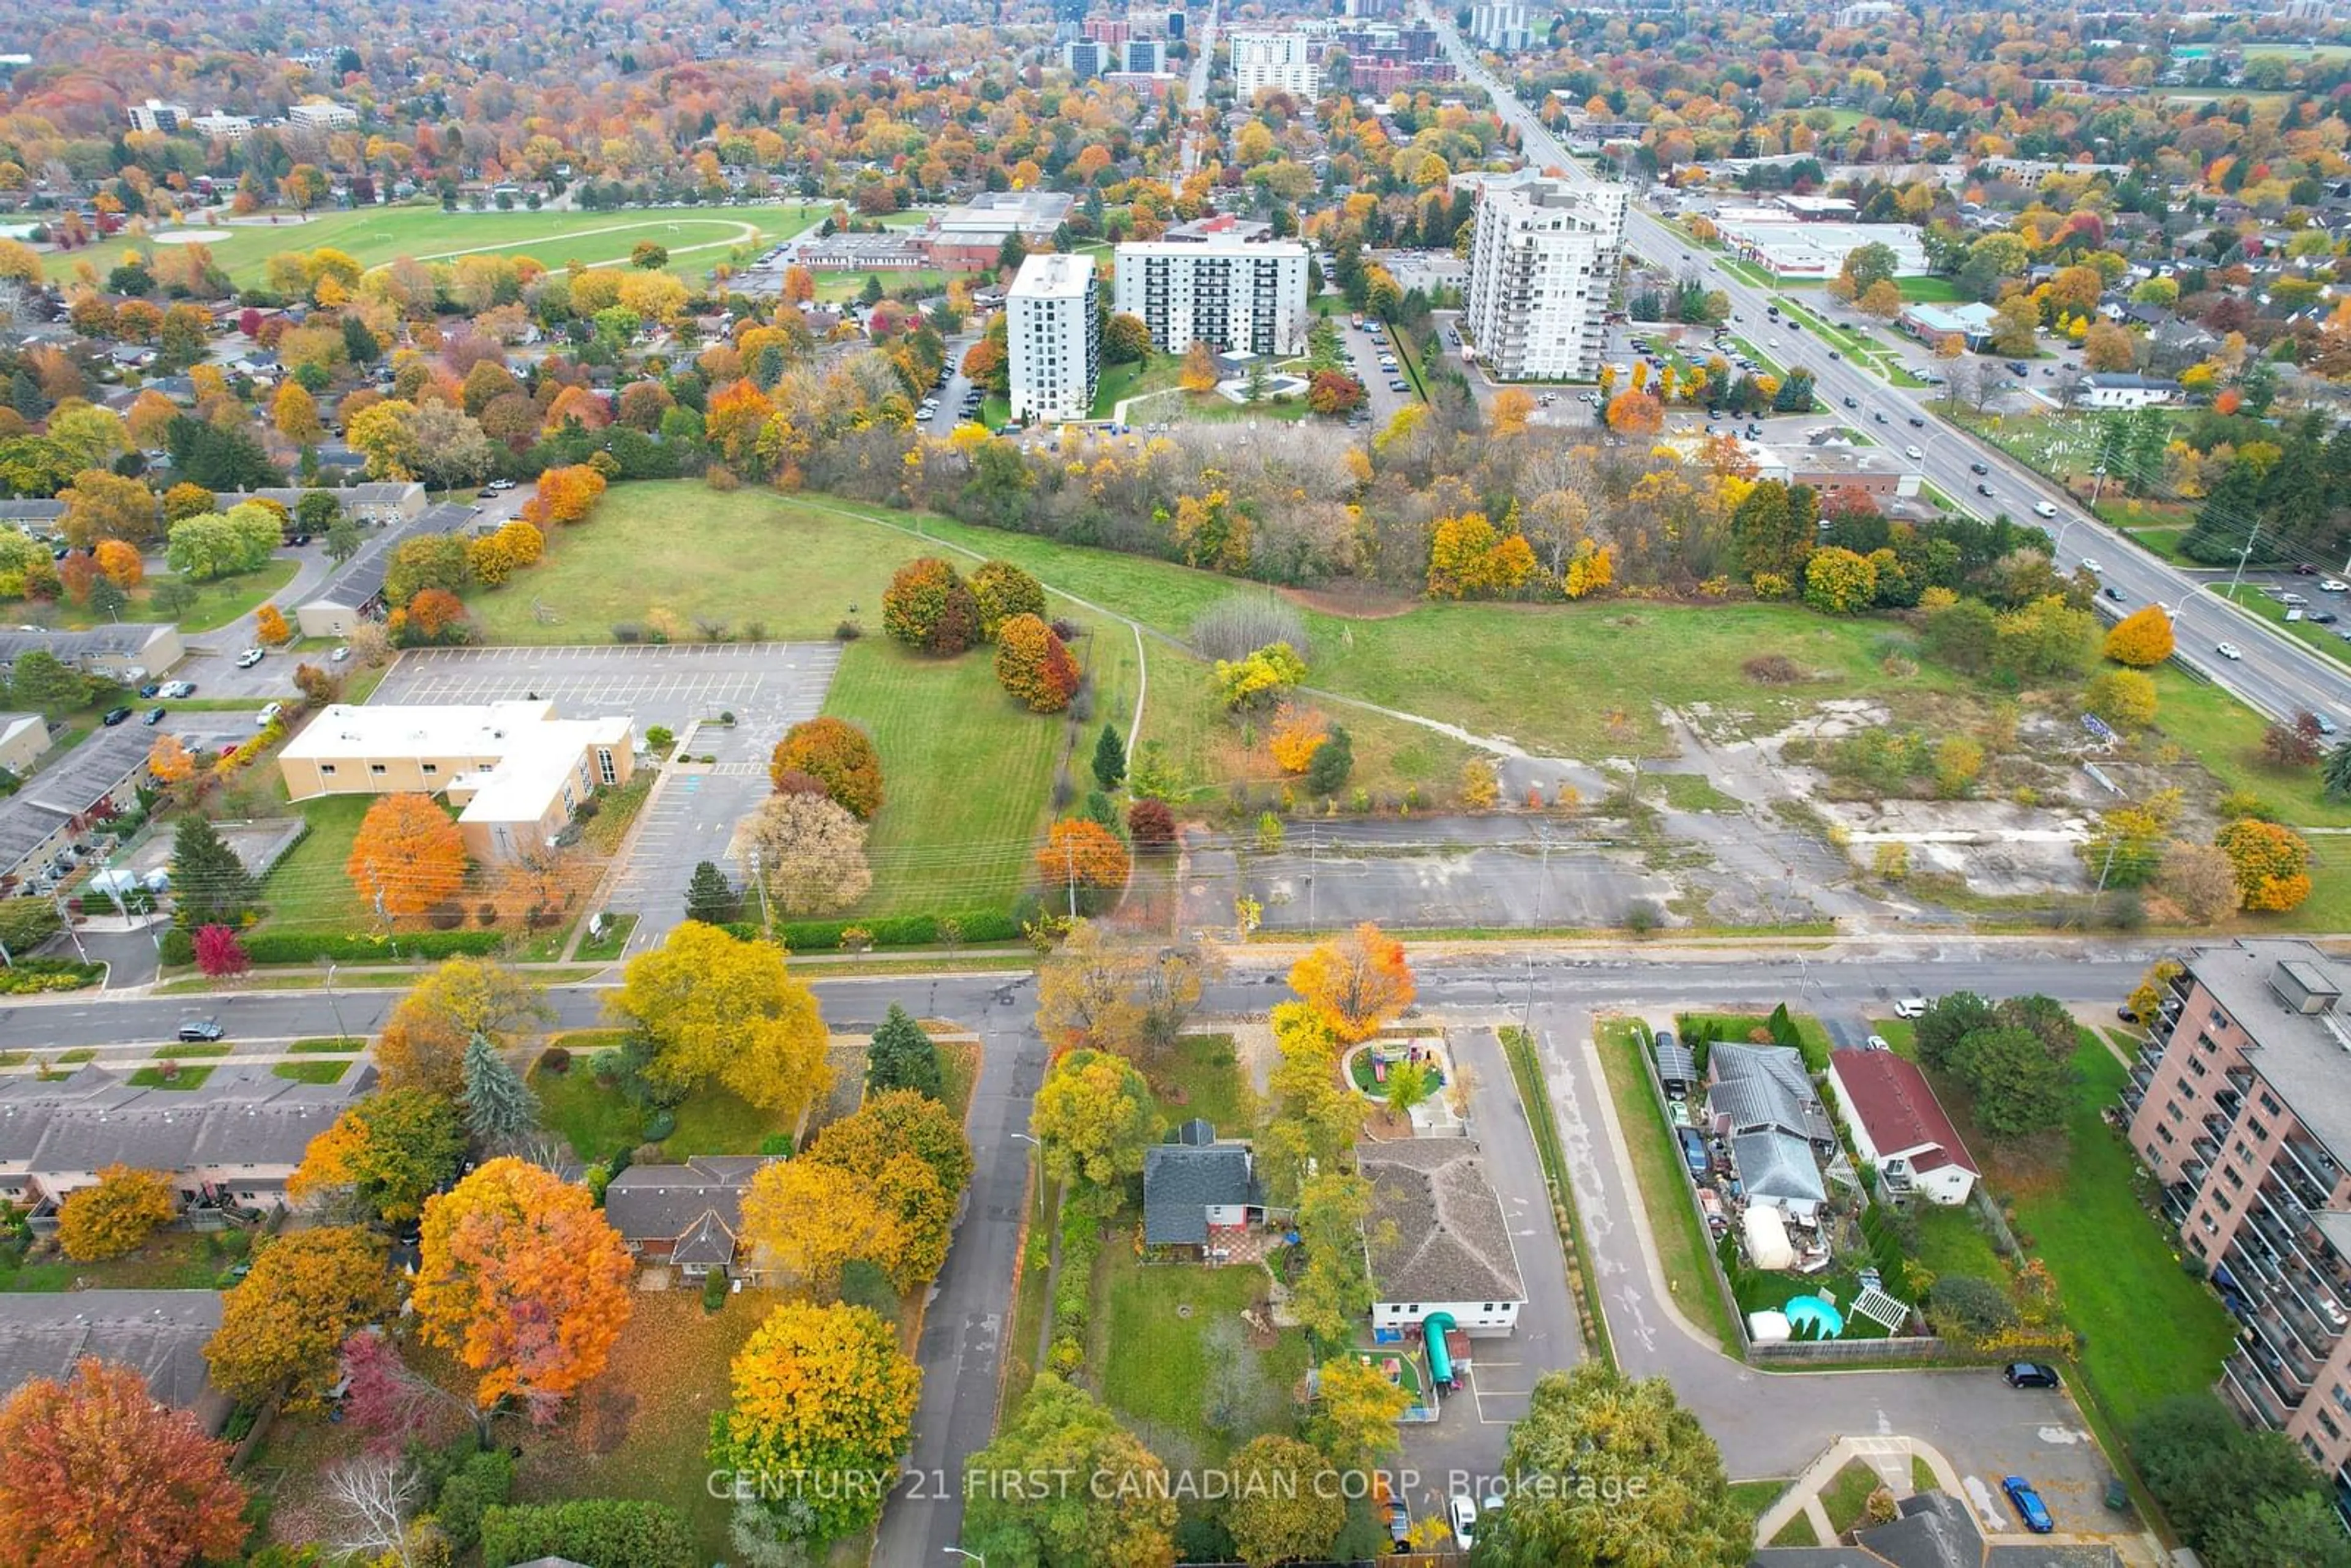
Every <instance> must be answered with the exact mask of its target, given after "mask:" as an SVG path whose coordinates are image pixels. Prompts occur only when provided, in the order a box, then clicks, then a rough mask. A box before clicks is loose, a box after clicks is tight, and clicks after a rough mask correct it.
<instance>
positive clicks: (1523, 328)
mask: <svg viewBox="0 0 2351 1568" xmlns="http://www.w3.org/2000/svg"><path fill="white" fill-rule="evenodd" d="M1624 239H1625V187H1624V186H1622V185H1611V184H1569V183H1564V182H1562V181H1557V180H1545V179H1534V178H1527V177H1516V178H1511V179H1503V180H1489V181H1488V182H1486V183H1485V185H1484V188H1483V189H1482V190H1481V191H1480V192H1479V197H1478V226H1477V229H1476V232H1475V235H1474V236H1473V238H1472V240H1471V243H1470V247H1469V287H1468V310H1467V311H1466V312H1465V314H1464V316H1463V325H1464V326H1465V327H1466V328H1467V329H1468V335H1469V338H1470V340H1471V341H1472V342H1473V343H1474V344H1476V346H1477V350H1478V356H1479V359H1480V360H1482V361H1484V362H1485V363H1486V365H1487V366H1488V368H1489V369H1490V370H1491V371H1492V372H1493V373H1494V374H1495V375H1496V376H1498V377H1499V378H1500V379H1501V380H1503V381H1593V380H1596V379H1597V378H1598V377H1599V374H1600V365H1601V361H1602V360H1603V358H1604V356H1605V353H1606V347H1607V336H1606V331H1605V327H1606V319H1607V313H1608V296H1609V290H1610V289H1611V288H1612V287H1614V283H1615V280H1616V259H1617V255H1618V252H1619V250H1620V248H1621V247H1622V246H1623V244H1624Z"/></svg>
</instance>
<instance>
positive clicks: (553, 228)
mask: <svg viewBox="0 0 2351 1568" xmlns="http://www.w3.org/2000/svg"><path fill="white" fill-rule="evenodd" d="M832 210H833V208H832V204H831V203H829V202H790V203H779V204H772V205H765V206H744V207H713V208H708V209H700V208H694V207H664V208H660V209H658V210H643V209H640V210H635V211H622V212H606V213H585V212H581V213H549V212H539V213H530V212H513V213H496V212H491V213H464V212H459V213H451V212H444V211H443V210H442V209H441V208H440V207H439V206H438V205H437V204H413V205H409V206H399V207H367V208H362V209H360V210H357V211H352V212H330V213H320V214H314V215H312V216H311V217H309V218H308V220H307V221H305V220H303V219H300V218H298V217H297V216H296V215H295V214H278V217H279V219H280V220H281V221H277V222H271V221H268V220H266V219H263V220H255V219H238V220H235V222H233V223H231V224H229V225H226V232H227V234H228V235H229V237H228V238H226V239H223V240H214V241H211V242H209V244H210V248H211V250H212V253H213V259H214V260H215V261H217V262H219V263H220V264H221V266H223V267H226V268H227V269H228V273H229V276H230V277H232V278H233V279H235V281H236V282H237V283H238V284H239V285H240V286H246V285H253V284H258V283H259V282H261V280H262V268H263V267H264V266H265V265H266V263H267V262H268V260H269V258H270V257H271V256H276V255H277V254H279V253H280V252H282V251H289V250H317V249H319V247H320V246H333V247H334V248H335V249H337V250H340V251H342V252H344V253H346V254H348V255H350V256H353V257H355V258H356V259H357V260H358V261H359V262H360V265H361V266H364V267H378V266H381V265H382V264H383V263H385V262H388V261H393V260H396V259H398V258H399V257H401V256H412V257H413V258H415V259H416V260H418V261H439V260H454V259H455V258H456V257H457V256H465V255H478V254H486V253H494V252H495V253H500V254H506V255H514V256H534V257H536V258H537V259H538V260H539V261H541V262H544V263H546V264H547V265H548V266H549V267H563V266H565V265H566V264H568V263H569V262H572V261H580V262H584V263H587V264H589V265H590V266H594V265H597V264H599V263H604V262H625V261H626V260H627V259H628V256H629V251H630V248H631V247H632V246H635V245H636V244H637V243H638V242H640V241H642V240H648V239H649V240H653V241H654V242H655V243H656V244H659V245H662V246H666V247H668V249H669V252H670V270H671V271H673V272H675V273H677V274H678V275H679V276H680V277H701V276H702V275H703V274H705V273H706V272H708V271H709V269H710V267H711V266H712V264H713V263H715V262H718V261H722V260H724V259H726V253H727V252H728V251H729V250H731V249H733V248H734V247H735V246H738V245H768V244H773V243H774V242H775V241H777V240H779V239H788V238H789V237H791V236H792V235H797V234H800V233H803V232H805V231H806V230H808V229H810V228H811V227H813V226H814V225H818V224H820V223H822V222H823V221H824V219H825V217H826V215H827V214H830V213H831V211H832ZM894 215H895V216H896V217H898V218H900V219H902V220H905V221H920V218H921V214H911V213H907V214H894ZM166 232H167V233H168V232H169V231H166ZM155 248H156V241H155V240H154V239H152V238H146V239H125V240H121V241H119V242H117V243H115V244H113V245H112V246H110V248H109V249H108V250H106V251H105V252H103V253H101V256H100V258H99V267H100V268H101V269H103V268H105V267H111V266H113V265H114V264H115V263H117V262H118V261H120V260H121V259H122V256H123V255H124V253H126V252H131V251H141V252H152V250H153V249H155ZM861 281H862V279H861Z"/></svg>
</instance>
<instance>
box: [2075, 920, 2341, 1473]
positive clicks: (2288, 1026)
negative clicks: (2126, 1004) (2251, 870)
mask: <svg viewBox="0 0 2351 1568" xmlns="http://www.w3.org/2000/svg"><path fill="white" fill-rule="evenodd" d="M2343 990H2344V975H2343V973H2342V972H2341V971H2340V970H2338V969H2337V968H2336V967H2335V963H2334V961H2332V960H2330V959H2329V958H2328V957H2327V956H2325V954H2323V953H2321V952H2320V951H2319V950H2318V949H2317V948H2316V947H2315V946H2312V945H2311V944H2310V943H2308V942H2304V941H2299V940H2253V939H2247V940H2243V941H2240V942H2236V943H2233V944H2231V945H2228V946H2212V947H2203V948H2199V949H2197V950H2196V951H2195V952H2193V953H2190V954H2189V955H2187V956H2185V958H2184V959H2183V969H2182V972H2181V973H2180V975H2179V977H2177V978H2175V979H2174V980H2172V982H2171V983H2170V985H2169V986H2168V988H2166V989H2165V993H2164V996H2163V998H2162V1001H2161V1003H2160V1005H2159V1007H2158V1010H2157V1013H2156V1016H2155V1017H2153V1018H2151V1019H2146V1020H2145V1022H2146V1025H2147V1034H2146V1038H2145V1040H2144V1041H2143V1042H2142V1044H2141V1046H2140V1048H2139V1052H2138V1056H2137V1061H2134V1062H2133V1064H2132V1067H2131V1071H2130V1077H2129V1079H2128V1080H2127V1082H2126V1083H2125V1084H2124V1086H2123V1098H2122V1105H2123V1110H2124V1112H2125V1113H2126V1115H2127V1116H2128V1118H2129V1122H2128V1127H2129V1138H2130V1144H2131V1147H2132V1148H2133V1150H2134V1151H2136V1152H2137V1155H2138V1156H2139V1157H2140V1158H2141V1159H2143V1160H2144V1161H2146V1163H2147V1167H2148V1168H2149V1169H2150V1170H2152V1171H2153V1172H2154V1173H2155V1175H2156V1177H2157V1178H2158V1180H2159V1181H2161V1182H2162V1184H2163V1212H2164V1216H2165V1218H2167V1219H2168V1220H2169V1221H2170V1222H2171V1223H2172V1224H2174V1225H2177V1226H2178V1227H2179V1239H2180V1241H2181V1243H2182V1244H2183V1245H2184V1246H2185V1247H2186V1248H2187V1249H2188V1251H2189V1252H2190V1253H2192V1254H2194V1256H2195V1257H2196V1259H2197V1260H2199V1262H2200V1263H2202V1264H2203V1265H2204V1266H2205V1268H2207V1269H2208V1270H2210V1275H2209V1277H2210V1281H2211V1282H2212V1285H2213V1287H2214V1288H2215V1289H2216V1290H2218V1291H2220V1300H2221V1302H2222V1304H2223V1305H2225V1306H2227V1307H2228V1309H2229V1311H2230V1312H2231V1314H2233V1315H2234V1316H2235V1318H2236V1319H2237V1322H2238V1325H2239V1333H2238V1335H2237V1348H2236V1351H2235V1353H2234V1354H2231V1356H2230V1357H2229V1358H2228V1360H2227V1361H2226V1362H2225V1363H2223V1364H2222V1370H2221V1376H2220V1396H2221V1398H2222V1399H2223V1401H2224V1402H2226V1403H2227V1404H2228V1405H2229V1406H2231V1408H2233V1409H2235V1410H2236V1411H2237V1413H2238V1414H2239V1415H2240V1416H2242V1417H2243V1418H2244V1419H2245V1420H2247V1421H2249V1422H2251V1423H2253V1424H2255V1425H2258V1426H2261V1427H2268V1428H2269V1429H2271V1430H2273V1431H2280V1432H2283V1433H2284V1434H2285V1435H2286V1436H2287V1437H2291V1438H2292V1439H2294V1442H2295V1443H2296V1444H2298V1445H2299V1446H2300V1447H2301V1448H2302V1450H2303V1452H2304V1454H2306V1455H2307V1456H2308V1457H2309V1458H2310V1460H2311V1462H2312V1463H2313V1464H2314V1465H2316V1466H2317V1467H2318V1469H2319V1470H2320V1471H2321V1473H2323V1474H2324V1475H2325V1476H2326V1477H2327V1479H2328V1480H2329V1481H2330V1482H2332V1483H2333V1485H2332V1489H2331V1490H2333V1491H2334V1493H2335V1497H2336V1498H2337V1500H2338V1502H2337V1507H2338V1509H2339V1508H2341V1507H2342V1503H2341V1501H2340V1500H2341V1499H2343V1498H2345V1497H2346V1496H2351V1463H2346V1461H2351V1334H2346V1332H2345V1331H2346V1328H2351V1177H2346V1174H2345V1167H2346V1163H2351V1018H2346V1016H2345V1014H2344V1011H2343Z"/></svg>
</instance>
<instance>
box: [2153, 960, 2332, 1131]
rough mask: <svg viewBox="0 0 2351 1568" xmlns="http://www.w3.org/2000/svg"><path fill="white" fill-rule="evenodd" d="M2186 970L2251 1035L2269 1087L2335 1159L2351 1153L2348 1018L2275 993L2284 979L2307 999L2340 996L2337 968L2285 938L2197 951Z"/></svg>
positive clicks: (2255, 1059)
mask: <svg viewBox="0 0 2351 1568" xmlns="http://www.w3.org/2000/svg"><path fill="white" fill-rule="evenodd" d="M2189 968H2190V970H2192V971H2193V973H2194V974H2195V976H2196V978H2197V979H2198V980H2199V981H2200V982H2202V984H2203V986H2204V988H2205V989H2207V990H2209V991H2210V992H2211V993H2212V995H2213V997H2214V998H2215V999H2217V1000H2218V1001H2219V1002H2220V1005H2221V1006H2222V1007H2224V1008H2226V1009H2228V1010H2229V1015H2230V1016H2231V1018H2233V1019H2236V1020H2237V1022H2238V1023H2239V1024H2240V1025H2241V1027H2242V1028H2243V1029H2244V1030H2245V1032H2246V1033H2247V1034H2248V1035H2250V1036H2252V1040H2253V1042H2254V1049H2253V1051H2252V1053H2251V1054H2252V1058H2253V1060H2254V1061H2255V1063H2256V1064H2257V1065H2258V1066H2259V1067H2260V1069H2261V1073H2262V1078H2263V1079H2265V1080H2266V1081H2267V1082H2268V1083H2269V1086H2270V1088H2271V1089H2272V1090H2273V1092H2276V1093H2277V1095H2278V1096H2279V1097H2280V1098H2281V1099H2283V1101H2284V1102H2285V1103H2286V1104H2287V1105H2288V1106H2289V1107H2290V1108H2291V1109H2292V1110H2293V1112H2294V1115H2295V1116H2296V1117H2297V1118H2299V1119H2300V1121H2301V1122H2302V1124H2303V1125H2304V1126H2305V1127H2307V1128H2309V1129H2310V1132H2311V1134H2312V1135H2313V1136H2314V1137H2316V1138H2317V1139H2318V1140H2319V1141H2320V1142H2321V1143H2322V1144H2324V1145H2325V1146H2326V1148H2327V1150H2328V1151H2329V1152H2330V1153H2332V1154H2334V1155H2335V1157H2336V1158H2338V1159H2342V1158H2345V1157H2346V1156H2351V1018H2346V1016H2345V1015H2344V1014H2343V1013H2342V1012H2341V1011H2339V1010H2337V1008H2336V1007H2335V1006H2329V1007H2327V1008H2325V1009H2324V1010H2321V1011H2312V1012H2305V1011H2302V1010H2299V1009H2298V1008H2297V1006H2296V1005H2295V1004H2294V1003H2293V1002H2291V1001H2289V999H2288V992H2287V991H2285V990H2282V989H2281V988H2280V981H2281V979H2282V978H2283V980H2284V981H2285V982H2286V983H2287V984H2288V985H2289V986H2291V987H2293V988H2298V989H2299V990H2301V991H2303V992H2304V993H2308V994H2309V995H2311V996H2312V997H2315V998H2325V997H2328V996H2333V997H2336V998H2339V997H2340V996H2341V994H2342V992H2343V989H2344V986H2343V978H2344V976H2343V971H2341V970H2338V969H2337V968H2335V966H2334V965H2333V964H2331V963H2330V962H2328V960H2327V958H2326V956H2325V954H2323V953H2321V952H2320V951H2319V950H2318V949H2317V948H2316V947H2314V946H2311V945H2310V944H2309V943H2307V942H2302V941H2295V940H2290V939H2283V938H2280V939H2275V940H2269V941H2252V940H2248V941H2241V942H2237V943H2234V944H2232V945H2231V946H2225V947H2206V948H2201V949H2199V951H2198V952H2197V954H2196V956H2195V957H2194V959H2193V960H2192V961H2191V962H2190V963H2189ZM2182 1021H2183V1022H2185V1023H2188V1024H2191V1025H2192V1024H2195V1023H2196V1022H2198V1020H2196V1019H2184V1020H2182Z"/></svg>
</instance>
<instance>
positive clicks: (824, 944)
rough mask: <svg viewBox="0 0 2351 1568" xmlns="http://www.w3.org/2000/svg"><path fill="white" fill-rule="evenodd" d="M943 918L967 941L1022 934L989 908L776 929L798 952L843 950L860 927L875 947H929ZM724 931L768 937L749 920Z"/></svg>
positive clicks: (1001, 913) (1009, 938)
mask: <svg viewBox="0 0 2351 1568" xmlns="http://www.w3.org/2000/svg"><path fill="white" fill-rule="evenodd" d="M942 919H951V920H953V921H954V922H955V923H956V926H957V927H958V928H959V929H960V930H961V932H962V937H961V940H963V941H966V942H1009V941H1012V940H1014V939H1015V938H1017V937H1018V936H1019V935H1020V926H1019V923H1018V922H1017V921H1015V920H1014V919H1013V918H1012V916H1011V915H1010V914H1009V913H1008V912H1006V911H1004V910H998V909H990V910H981V911H979V912H977V913H969V914H957V915H946V916H942V915H892V916H888V917H886V918H883V919H880V920H873V919H867V920H788V921H783V922H781V923H779V924H778V925H777V926H776V937H777V940H778V941H780V942H781V943H783V945H784V946H786V947H789V949H791V950H792V951H793V952H795V953H818V952H831V951H833V950H835V949H837V948H838V947H840V946H841V934H842V933H843V932H845V931H848V930H849V929H851V928H852V927H859V928H862V930H864V931H865V932H867V933H868V934H870V935H871V936H872V945H873V946H876V947H927V946H931V945H932V944H934V943H935V942H937V941H938V939H939V922H940V920H942ZM725 929H726V930H727V931H729V932H732V933H733V934H734V935H735V936H737V938H739V939H740V940H742V941H745V942H752V941H757V940H758V938H759V937H761V936H765V935H766V933H765V932H763V931H762V930H761V929H760V928H759V927H758V926H757V925H752V924H751V923H750V922H748V921H741V920H738V921H733V922H730V923H729V924H728V925H726V927H725Z"/></svg>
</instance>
